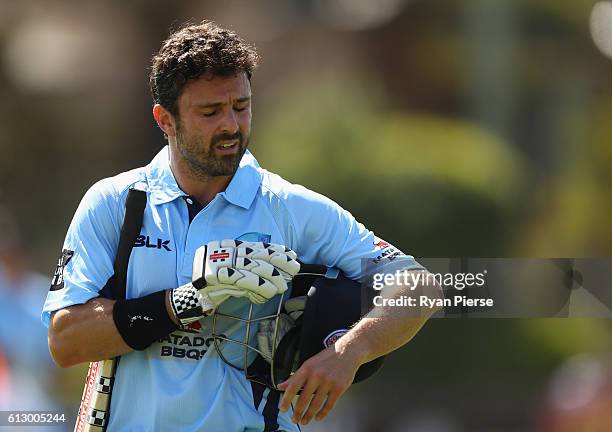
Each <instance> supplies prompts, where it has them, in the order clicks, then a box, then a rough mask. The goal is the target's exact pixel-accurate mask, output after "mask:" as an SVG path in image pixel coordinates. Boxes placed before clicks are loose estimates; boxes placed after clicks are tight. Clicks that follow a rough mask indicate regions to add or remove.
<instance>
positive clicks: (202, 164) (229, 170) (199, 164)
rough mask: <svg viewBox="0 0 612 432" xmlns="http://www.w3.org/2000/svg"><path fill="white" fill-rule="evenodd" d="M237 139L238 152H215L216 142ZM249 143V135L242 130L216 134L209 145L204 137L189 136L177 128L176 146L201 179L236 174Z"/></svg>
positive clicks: (192, 170)
mask: <svg viewBox="0 0 612 432" xmlns="http://www.w3.org/2000/svg"><path fill="white" fill-rule="evenodd" d="M235 139H237V140H238V144H237V145H238V151H237V152H236V153H234V154H230V155H217V154H215V150H214V149H215V144H217V143H219V142H220V141H224V140H235ZM248 145H249V137H248V136H247V137H245V136H243V135H242V133H240V132H236V133H235V134H219V135H215V136H213V137H212V139H211V140H210V143H209V145H206V143H205V142H204V139H203V138H202V137H198V136H194V137H187V136H185V135H184V134H183V131H182V128H180V127H177V130H176V146H177V148H178V151H179V153H180V154H181V156H182V157H183V159H184V160H185V162H187V165H188V166H189V168H190V170H191V172H192V173H193V174H194V175H195V177H197V178H201V179H208V178H210V177H219V176H231V175H234V173H235V172H236V170H237V169H238V165H240V160H241V159H242V156H243V155H244V152H245V151H246V149H247V147H248Z"/></svg>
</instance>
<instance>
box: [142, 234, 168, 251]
mask: <svg viewBox="0 0 612 432" xmlns="http://www.w3.org/2000/svg"><path fill="white" fill-rule="evenodd" d="M169 244H170V240H164V239H160V238H157V239H156V241H154V242H152V241H151V237H149V236H143V235H139V236H138V237H136V241H135V242H134V247H147V248H151V249H165V250H167V251H168V252H170V251H172V249H170V248H169V247H168V245H169Z"/></svg>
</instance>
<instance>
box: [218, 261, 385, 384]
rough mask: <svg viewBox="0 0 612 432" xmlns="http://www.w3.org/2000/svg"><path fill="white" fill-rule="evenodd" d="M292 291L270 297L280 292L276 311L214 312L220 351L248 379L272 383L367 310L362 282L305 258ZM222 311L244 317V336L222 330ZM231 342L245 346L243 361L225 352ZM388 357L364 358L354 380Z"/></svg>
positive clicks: (325, 345) (372, 372)
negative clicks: (242, 313)
mask: <svg viewBox="0 0 612 432" xmlns="http://www.w3.org/2000/svg"><path fill="white" fill-rule="evenodd" d="M287 293H289V294H287ZM287 293H284V294H281V295H278V296H276V297H275V298H274V299H272V300H271V301H276V299H277V298H278V303H275V304H274V310H273V311H272V313H271V314H264V315H259V316H258V315H257V314H256V313H255V310H254V305H253V304H250V305H249V307H248V312H247V313H246V316H242V317H239V316H232V315H228V314H225V313H223V312H215V315H213V328H212V338H213V344H214V347H215V349H216V351H217V353H218V354H219V356H220V357H221V358H222V359H223V360H224V361H225V362H226V363H228V364H229V365H231V366H232V367H234V368H237V369H241V370H243V371H245V375H246V377H247V379H249V380H251V381H254V382H258V383H260V384H263V385H265V386H267V387H269V388H272V389H276V388H277V385H278V384H280V383H281V382H283V381H285V380H286V379H287V378H288V377H289V376H290V375H291V374H293V373H294V372H295V371H296V370H297V369H298V368H299V367H300V366H301V365H302V364H303V363H304V362H305V361H306V360H308V359H309V358H310V357H312V356H314V355H315V354H317V353H319V352H320V351H322V350H324V349H325V348H328V347H330V346H332V345H333V344H334V343H335V342H336V341H337V340H338V339H339V338H340V337H342V336H343V335H344V334H345V333H347V332H348V330H349V329H350V328H351V327H352V326H353V325H354V324H355V323H356V322H357V321H359V319H360V318H361V317H362V316H363V312H367V310H368V307H367V304H368V302H367V300H365V301H362V289H361V284H360V283H359V282H356V281H353V280H351V279H349V278H347V277H346V276H344V275H343V274H342V273H341V272H340V271H339V270H337V269H333V268H332V269H328V268H327V267H324V266H318V265H306V264H302V269H301V271H300V273H299V274H298V275H297V276H295V278H294V279H293V281H292V288H291V289H290V290H289V291H288V292H287ZM362 302H363V305H362ZM369 304H370V306H371V303H369ZM221 317H223V318H224V319H228V318H229V319H235V320H238V321H240V322H242V323H243V324H244V325H245V326H246V332H245V333H244V338H243V339H242V340H237V339H233V338H230V337H227V336H225V335H224V334H222V333H221V332H219V331H217V326H216V323H217V319H220V318H221ZM255 329H257V330H255ZM228 343H234V344H239V345H240V346H242V348H243V350H244V352H243V354H244V355H243V358H242V361H241V364H239V365H238V364H236V362H235V361H230V360H228V359H227V358H226V357H225V355H224V349H223V347H224V346H225V345H226V344H228ZM383 360H384V357H380V358H378V359H375V360H373V361H371V362H368V363H365V364H363V365H362V366H361V367H360V368H359V369H358V370H357V373H356V375H355V379H354V381H353V382H354V383H355V382H359V381H362V380H364V379H366V378H368V377H369V376H371V375H372V374H374V373H375V372H376V371H377V370H378V369H380V367H381V365H382V363H383Z"/></svg>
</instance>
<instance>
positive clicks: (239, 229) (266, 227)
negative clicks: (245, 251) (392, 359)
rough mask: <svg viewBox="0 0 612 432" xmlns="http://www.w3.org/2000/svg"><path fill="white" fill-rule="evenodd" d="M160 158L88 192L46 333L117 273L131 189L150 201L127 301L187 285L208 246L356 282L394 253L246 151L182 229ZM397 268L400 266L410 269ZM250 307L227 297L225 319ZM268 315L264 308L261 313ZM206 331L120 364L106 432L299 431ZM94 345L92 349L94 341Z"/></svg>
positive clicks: (171, 339)
mask: <svg viewBox="0 0 612 432" xmlns="http://www.w3.org/2000/svg"><path fill="white" fill-rule="evenodd" d="M168 157H169V155H168V147H165V148H164V149H162V150H161V151H160V152H159V153H158V154H157V156H155V158H154V159H153V161H152V162H151V163H150V164H149V165H148V166H146V167H144V168H138V169H135V170H132V171H129V172H126V173H122V174H119V175H117V176H115V177H113V178H108V179H104V180H101V181H100V182H98V183H96V184H95V185H94V186H93V187H92V188H91V189H90V190H89V191H88V192H87V193H86V194H85V196H84V198H83V200H82V201H81V203H80V205H79V207H78V209H77V211H76V214H75V216H74V218H73V220H72V223H71V224H70V228H69V229H68V234H67V236H66V240H65V242H64V247H63V249H64V252H63V254H62V259H61V260H60V263H59V264H60V265H59V266H58V267H59V268H58V272H56V277H55V279H54V286H53V287H52V290H51V291H50V292H49V294H48V296H47V300H46V303H45V306H44V309H43V314H42V320H43V322H44V323H45V325H47V326H48V325H49V319H50V316H51V313H52V312H53V311H56V310H58V309H62V308H65V307H68V306H71V305H75V304H82V303H85V302H87V301H88V300H90V299H92V298H94V297H97V296H98V292H99V291H100V289H101V288H102V287H103V286H104V285H105V284H106V282H107V281H108V279H109V278H110V277H111V276H112V275H113V262H114V259H115V255H116V251H117V246H118V243H119V232H120V228H121V225H122V222H123V216H124V213H125V199H126V196H127V192H128V190H129V189H130V188H131V187H135V188H137V189H142V190H145V191H147V194H148V201H147V206H146V209H145V213H144V220H143V227H142V230H141V235H140V236H139V237H138V238H137V240H136V243H135V245H134V249H133V251H132V255H131V258H130V263H129V269H128V279H127V293H126V296H127V298H136V297H142V296H144V295H147V294H151V293H153V292H156V291H160V290H164V289H168V288H175V287H178V286H180V285H183V284H185V283H187V282H190V281H191V273H192V263H193V257H194V253H195V250H196V249H197V248H198V247H200V246H202V245H204V244H206V243H207V242H209V241H212V240H222V239H242V240H248V241H267V242H271V243H279V244H284V245H286V246H288V247H290V248H291V249H293V250H294V251H295V252H296V253H297V256H298V258H299V259H300V260H301V261H302V262H305V263H313V264H323V265H326V266H330V267H332V266H333V267H338V268H339V269H341V270H342V271H343V272H344V273H345V274H346V275H347V276H348V277H350V278H353V279H358V278H359V277H360V276H361V259H362V258H376V257H381V256H383V257H384V256H389V255H390V254H393V255H394V254H396V253H398V252H397V251H396V250H394V249H393V247H392V246H390V245H388V244H387V243H385V242H383V241H381V240H380V239H377V238H376V237H375V236H374V234H373V233H372V232H371V231H369V230H367V229H366V228H365V227H364V226H363V225H361V224H359V223H358V222H357V221H356V220H355V219H354V218H353V216H352V215H351V214H350V213H349V212H347V211H345V210H343V209H342V208H341V207H340V206H338V205H337V204H336V203H334V202H333V201H331V200H329V199H327V198H325V197H323V196H322V195H319V194H316V193H314V192H312V191H310V190H308V189H305V188H303V187H302V186H298V185H293V184H291V183H289V182H287V181H285V180H283V179H282V178H280V177H279V176H277V175H275V174H272V173H270V172H268V171H266V170H264V169H262V168H260V167H259V165H258V163H257V161H256V160H255V158H254V157H253V156H252V155H251V153H249V152H247V153H246V154H245V155H244V157H243V158H242V161H241V163H240V167H239V168H238V170H237V172H236V174H235V175H234V177H233V178H232V181H231V182H230V184H229V186H228V187H227V189H226V190H225V191H224V192H222V193H219V194H218V195H217V196H216V197H215V198H214V199H213V200H212V201H211V202H210V203H209V204H208V205H207V206H206V207H205V208H203V209H202V210H201V211H199V212H198V213H197V214H195V215H193V214H192V220H191V222H190V215H189V206H190V204H191V198H189V197H188V196H187V195H186V194H185V192H183V191H182V190H181V189H180V188H179V186H178V185H177V183H176V180H175V178H174V176H173V174H172V172H171V170H170V165H169V158H168ZM409 259H411V258H409ZM411 262H412V263H413V264H414V266H415V267H416V266H418V264H416V262H414V261H413V260H412V261H411ZM402 263H403V265H402V268H406V267H407V266H406V261H405V260H403V261H402ZM247 308H248V303H247V301H246V300H244V299H230V300H228V301H227V302H225V303H224V304H223V305H222V309H223V310H222V312H227V313H231V314H240V313H239V312H240V311H241V310H242V311H244V310H246V309H247ZM271 308H273V306H271V305H270V306H266V305H262V306H260V307H259V309H258V310H257V313H258V314H265V313H268V312H270V311H271ZM242 315H244V314H242ZM211 327H212V322H211V318H210V317H208V318H204V319H202V320H200V321H199V323H195V325H192V328H191V329H190V331H175V332H173V333H172V334H170V335H169V336H168V337H166V338H164V339H162V340H160V341H159V342H156V343H154V344H153V345H151V346H150V347H149V348H147V349H145V350H144V351H133V352H130V353H128V354H125V355H123V356H122V357H121V361H120V363H119V367H118V370H117V374H116V381H115V386H114V390H113V396H112V401H111V419H110V424H109V430H110V431H116V430H121V431H124V430H125V431H152V430H158V431H165V430H172V431H206V432H217V431H219V432H222V431H223V432H243V431H264V430H265V431H275V430H283V431H297V430H299V429H298V427H297V426H296V425H294V424H293V423H292V422H291V414H292V412H291V410H290V411H289V412H287V413H279V412H278V398H272V397H268V395H269V394H268V392H267V391H266V392H263V394H262V392H261V390H257V389H256V388H255V385H253V384H251V382H250V381H248V380H247V379H246V378H245V376H244V373H243V372H241V371H239V370H237V369H234V368H232V367H230V366H228V365H227V364H226V363H225V362H224V361H223V360H222V359H221V358H220V356H219V355H218V353H217V352H216V351H215V349H214V348H213V347H212V346H211V345H210V344H211V338H210V329H211ZM244 327H245V326H244V325H243V324H241V323H240V322H235V321H234V322H233V323H232V324H227V326H226V327H225V328H224V329H223V331H224V334H226V335H227V336H229V337H232V338H234V339H239V340H241V339H242V336H244V333H245V331H246V330H245V328H244ZM91 343H96V342H95V335H92V340H91ZM228 345H235V346H234V347H230V346H227V347H226V348H225V349H224V354H225V356H226V357H227V358H228V360H230V361H232V362H234V363H235V364H237V365H240V364H241V362H242V354H243V350H242V349H241V348H240V347H239V346H238V345H236V344H231V343H230V344H228Z"/></svg>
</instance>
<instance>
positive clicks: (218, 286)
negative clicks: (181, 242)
mask: <svg viewBox="0 0 612 432" xmlns="http://www.w3.org/2000/svg"><path fill="white" fill-rule="evenodd" d="M299 271H300V263H299V262H298V261H297V255H296V254H295V252H293V251H292V250H291V249H289V248H288V247H286V246H283V245H278V244H270V243H262V242H242V241H240V240H222V241H212V242H209V243H208V244H207V245H206V246H202V247H200V248H199V249H198V250H197V251H196V254H195V258H194V265H193V280H194V285H195V283H196V281H198V283H199V284H201V285H202V286H203V288H202V289H200V293H201V295H203V296H205V297H208V300H209V303H212V304H213V305H214V306H215V307H216V306H218V305H219V304H221V303H222V302H223V301H225V300H226V299H227V298H228V297H230V296H231V297H248V299H249V300H250V301H251V302H252V303H258V304H260V303H265V302H266V301H268V300H270V299H271V298H272V297H274V296H275V295H277V294H281V293H283V292H285V291H287V288H288V286H287V282H289V281H291V279H293V277H294V276H295V275H296V274H297V273H298V272H299Z"/></svg>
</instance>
